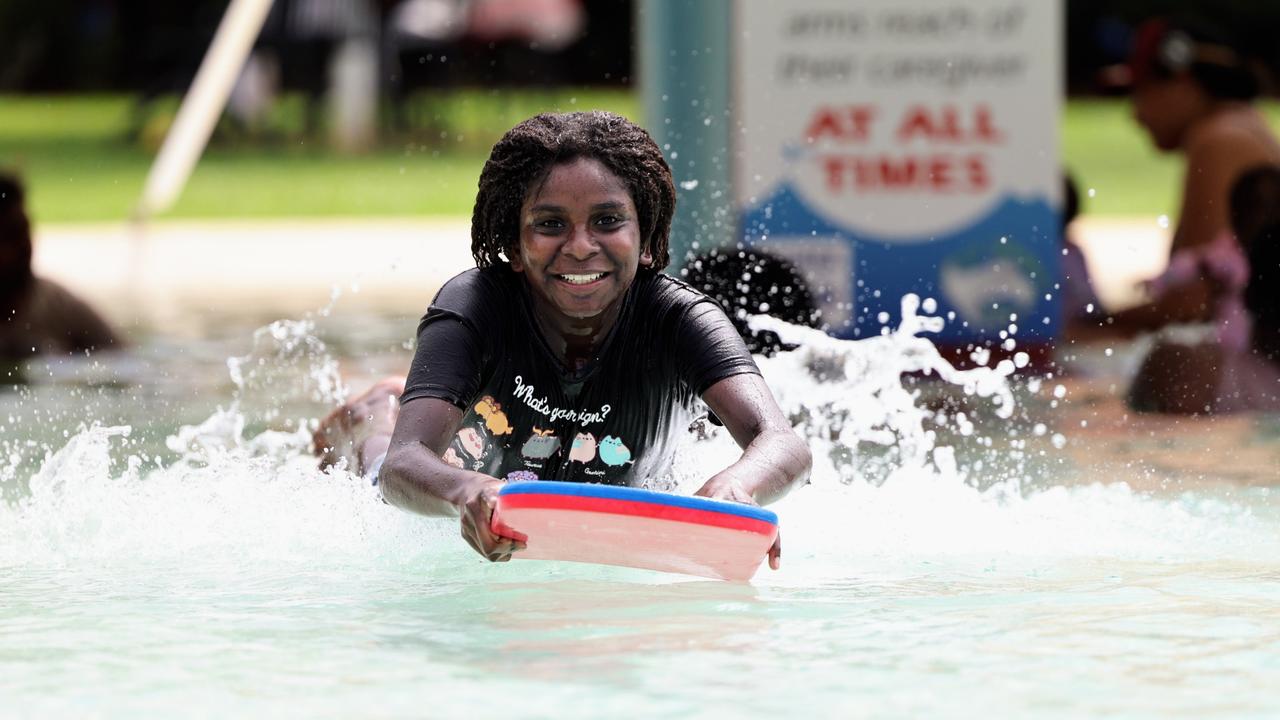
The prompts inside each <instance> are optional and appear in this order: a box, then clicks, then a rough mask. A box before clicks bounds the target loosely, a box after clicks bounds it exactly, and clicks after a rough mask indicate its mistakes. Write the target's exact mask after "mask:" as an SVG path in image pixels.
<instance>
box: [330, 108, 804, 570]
mask: <svg viewBox="0 0 1280 720" xmlns="http://www.w3.org/2000/svg"><path fill="white" fill-rule="evenodd" d="M674 209H675V187H674V184H673V182H672V177H671V170H670V168H669V167H668V166H667V163H666V161H665V160H664V159H663V157H662V153H661V151H660V150H659V149H658V147H657V145H656V144H655V143H654V142H653V139H652V138H651V137H650V136H649V134H648V133H647V132H645V131H644V130H643V129H642V128H640V127H639V126H637V125H635V124H633V123H631V122H630V121H628V120H626V119H625V118H622V117H620V116H618V115H614V114H612V113H606V112H583V113H569V114H554V115H553V114H547V115H538V116H536V117H533V118H530V119H529V120H526V121H525V122H523V123H520V124H519V125H517V126H516V127H514V128H512V129H511V130H510V131H509V132H508V133H507V134H506V135H505V136H504V137H503V138H502V139H501V140H500V141H498V143H497V144H496V145H495V146H494V148H493V151H492V153H491V154H490V157H489V160H488V162H486V163H485V166H484V170H483V171H482V172H481V175H480V188H479V193H478V194H477V197H476V204H475V211H474V214H473V216H472V223H471V249H472V254H473V255H474V257H475V260H476V268H475V269H473V270H469V271H467V272H464V273H462V274H461V275H459V276H457V277H455V278H453V279H452V280H450V281H449V282H448V283H446V284H445V286H444V287H443V288H442V289H441V290H440V292H439V294H437V295H436V298H435V300H434V301H433V302H432V304H431V307H430V308H429V309H428V310H427V313H426V315H425V316H424V317H423V319H422V322H421V323H420V325H419V327H418V344H417V350H416V353H415V355H414V358H413V363H412V365H411V367H410V370H409V376H408V378H407V379H406V380H405V382H404V383H403V384H402V383H400V381H398V380H387V381H383V382H381V383H379V384H378V385H376V386H375V387H374V388H373V389H372V390H370V391H369V392H368V393H366V394H365V395H363V396H361V397H360V398H357V399H356V400H354V401H352V402H351V403H349V404H348V405H346V406H344V407H342V408H339V409H338V410H337V411H335V412H334V413H333V414H331V415H330V416H329V417H328V418H326V419H325V420H324V421H322V423H321V426H320V430H319V431H318V432H317V433H316V447H317V450H318V451H319V452H322V453H323V454H324V456H325V461H326V462H335V461H336V460H337V459H338V458H339V457H346V458H347V459H348V462H349V463H350V466H351V467H356V468H358V469H360V470H361V471H362V472H364V473H365V474H366V475H369V476H371V477H372V479H373V480H374V481H375V482H376V483H378V485H379V487H381V489H382V494H383V497H384V498H385V499H386V500H387V502H389V503H391V504H393V505H396V506H398V507H400V508H403V509H405V510H410V511H413V512H418V513H422V514H427V515H452V514H458V515H460V517H461V525H462V534H463V536H464V537H465V538H466V539H467V541H468V542H469V543H470V544H471V546H472V547H473V548H475V549H476V551H477V552H479V553H480V554H481V555H483V556H485V557H486V558H488V559H490V560H507V559H509V558H510V557H511V553H512V552H513V551H516V550H518V549H519V548H520V545H519V543H517V542H515V541H513V540H510V539H508V538H503V537H500V536H497V535H495V534H493V533H492V531H491V530H490V528H489V519H490V516H491V514H492V512H493V510H492V508H493V502H494V498H495V496H496V495H497V492H498V490H499V489H500V488H501V487H502V484H503V482H504V481H506V480H507V479H523V478H527V477H538V478H541V479H545V480H564V481H571V482H572V481H576V482H600V483H609V484H619V485H640V484H643V483H644V482H645V481H647V480H651V479H657V478H662V477H665V476H667V475H669V471H670V464H669V463H670V458H671V451H672V449H673V445H672V443H673V440H674V439H675V436H676V435H678V434H679V433H680V432H682V431H684V429H685V428H686V427H687V426H688V420H689V419H690V418H691V415H690V413H691V411H692V410H693V409H694V404H695V402H696V400H697V399H698V398H701V400H702V401H703V402H704V403H705V404H706V405H707V407H708V408H709V409H710V411H711V413H713V414H714V416H715V417H716V418H717V419H718V420H719V421H720V422H723V423H724V425H725V427H726V428H727V429H728V430H729V432H730V433H731V434H732V436H733V438H734V440H735V441H736V442H737V443H738V445H739V446H740V447H741V448H742V455H741V457H740V458H739V459H738V460H737V461H736V462H734V463H733V464H732V465H730V466H729V467H727V468H725V469H724V470H722V471H720V472H719V473H717V474H715V475H714V476H713V477H711V478H709V479H708V480H707V481H706V482H705V483H704V484H703V485H702V487H701V488H700V489H699V490H698V492H697V494H698V495H703V496H706V497H713V498H718V499H723V500H731V501H736V502H743V503H751V504H756V503H767V502H771V501H773V500H775V499H777V498H780V497H782V496H783V495H784V494H786V492H787V491H789V490H790V489H791V488H792V487H794V486H795V485H797V484H798V483H800V482H802V481H803V479H804V478H805V477H806V476H807V473H808V471H809V466H810V462H811V458H810V454H809V450H808V448H807V447H806V445H805V443H804V442H803V441H802V440H801V439H800V438H799V437H798V436H797V435H796V434H795V433H794V432H793V431H792V429H791V426H790V425H789V423H788V422H787V421H786V418H785V417H783V415H782V412H781V410H779V408H778V406H777V403H776V402H775V401H774V399H773V396H772V394H771V393H770V391H769V388H768V387H767V386H766V385H765V383H764V381H763V379H762V378H761V377H760V371H759V370H758V369H757V367H756V364H755V362H754V361H753V360H752V358H751V355H750V354H749V353H748V352H747V349H746V347H745V346H744V344H743V342H742V339H741V338H740V336H739V335H738V332H737V331H736V330H735V329H734V327H733V325H732V324H731V323H730V322H729V319H728V318H727V317H726V316H725V314H724V312H723V311H722V310H721V308H720V306H719V305H718V304H717V303H716V302H715V301H714V300H712V299H710V298H708V297H706V296H705V295H703V294H702V293H699V292H698V291H696V290H694V289H692V288H691V287H689V286H688V285H686V284H685V283H683V282H681V281H679V280H676V279H674V278H671V277H669V276H667V275H664V274H663V273H662V272H661V271H662V269H663V268H664V267H666V265H667V263H668V262H669V259H670V258H669V253H668V240H669V234H670V230H671V217H672V213H673V211H674ZM397 397H398V404H397V402H396V398H397ZM478 427H487V428H488V430H487V432H488V434H489V436H490V441H489V442H488V443H486V444H485V446H484V447H483V449H481V450H480V455H479V457H476V456H475V455H474V454H473V452H472V451H474V450H475V448H476V444H475V443H471V446H470V447H468V446H467V444H466V439H467V438H468V437H470V434H469V431H470V430H471V429H474V428H478ZM495 428H497V429H496V430H495ZM587 436H590V437H592V438H602V440H601V441H600V443H599V446H598V448H597V447H596V446H595V444H594V443H592V444H591V446H592V449H593V452H590V453H588V452H587V451H586V449H585V448H586V447H587V446H586V445H585V444H583V443H578V444H577V445H575V444H574V440H575V439H576V438H579V437H587ZM463 452H466V453H467V455H468V456H470V457H474V458H475V462H474V463H471V464H466V465H464V466H463V467H458V463H456V462H455V463H450V462H447V461H446V460H445V459H443V458H445V457H449V458H456V457H460V456H461V455H462V453H463ZM780 552H781V550H780V546H776V545H775V547H774V548H773V549H772V550H771V551H770V564H771V565H772V566H773V567H775V568H776V567H777V566H778V561H779V556H780Z"/></svg>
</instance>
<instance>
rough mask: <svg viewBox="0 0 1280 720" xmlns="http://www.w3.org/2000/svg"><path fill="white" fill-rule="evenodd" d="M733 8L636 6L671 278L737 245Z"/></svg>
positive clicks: (728, 4) (686, 0) (720, 2)
mask: <svg viewBox="0 0 1280 720" xmlns="http://www.w3.org/2000/svg"><path fill="white" fill-rule="evenodd" d="M732 6H733V0H641V1H640V2H639V3H637V9H638V12H639V23H638V25H639V27H640V44H639V55H640V62H639V68H640V87H641V95H642V102H643V108H644V125H645V127H646V128H647V129H648V130H649V132H650V133H651V134H652V135H653V138H654V140H656V141H657V142H658V145H659V146H660V147H661V148H662V149H663V152H664V153H665V154H666V156H667V162H669V163H670V164H671V170H672V172H673V173H674V175H675V180H676V192H677V194H678V197H679V200H678V202H677V204H676V216H675V220H674V221H673V223H672V227H671V268H670V270H671V271H675V270H677V269H678V268H679V267H680V266H681V265H683V264H684V262H685V260H686V258H687V257H688V256H689V255H691V254H697V253H700V252H706V251H707V250H709V249H710V248H712V247H716V246H726V245H731V244H733V243H734V242H736V241H737V221H736V216H735V214H734V212H733V193H732V192H731V190H730V187H729V181H730V174H731V158H730V155H729V153H730V149H729V140H730V135H729V133H730V123H731V120H732V118H731V116H730V112H729V102H730V90H729V86H730V72H729V70H730V67H729V64H730V52H731V49H732V48H731V47H730V45H729V43H730V23H731V20H732V17H731V13H732Z"/></svg>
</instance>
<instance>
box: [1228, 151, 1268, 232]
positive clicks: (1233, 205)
mask: <svg viewBox="0 0 1280 720" xmlns="http://www.w3.org/2000/svg"><path fill="white" fill-rule="evenodd" d="M1229 209H1230V211H1231V230H1232V232H1234V233H1235V235H1236V239H1237V240H1239V241H1240V245H1241V246H1242V247H1243V248H1244V249H1245V250H1246V251H1247V250H1248V249H1249V248H1250V247H1251V246H1252V245H1253V244H1254V243H1255V242H1256V241H1257V240H1258V239H1259V235H1260V233H1261V232H1262V231H1263V230H1265V229H1267V228H1273V227H1277V226H1280V165H1258V166H1256V167H1253V168H1250V169H1248V170H1246V171H1245V172H1243V173H1241V174H1240V177H1239V178H1237V179H1236V181H1235V182H1234V183H1232V184H1231V194H1230V199H1229Z"/></svg>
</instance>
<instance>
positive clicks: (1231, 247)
mask: <svg viewBox="0 0 1280 720" xmlns="http://www.w3.org/2000/svg"><path fill="white" fill-rule="evenodd" d="M1200 277H1205V278H1208V279H1210V280H1212V281H1214V282H1215V283H1217V285H1218V286H1219V287H1220V288H1221V294H1220V295H1219V296H1218V298H1217V300H1218V302H1217V310H1216V312H1215V313H1214V318H1213V319H1214V324H1215V325H1216V326H1217V335H1218V342H1219V343H1220V344H1221V345H1222V347H1223V348H1224V349H1225V350H1229V351H1233V352H1244V351H1246V350H1248V349H1249V343H1250V340H1251V333H1252V331H1253V319H1252V318H1251V317H1250V316H1249V311H1248V309H1247V308H1246V307H1245V304H1244V288H1245V286H1246V285H1248V284H1249V259H1248V258H1247V257H1245V254H1244V251H1243V250H1241V249H1240V244H1239V243H1237V242H1236V238H1235V235H1234V234H1232V233H1231V232H1230V231H1228V230H1224V231H1222V232H1221V233H1219V234H1218V236H1217V237H1215V238H1214V239H1213V242H1210V243H1208V244H1207V245H1202V246H1200V247H1194V248H1185V249H1182V250H1178V251H1176V252H1174V253H1173V256H1172V257H1171V258H1169V267H1168V268H1167V269H1166V270H1165V271H1164V272H1163V273H1161V274H1160V275H1158V276H1156V277H1155V278H1153V279H1152V280H1150V281H1148V283H1147V289H1148V290H1150V292H1151V293H1152V294H1153V295H1154V296H1155V297H1156V298H1160V297H1162V296H1164V295H1165V294H1167V293H1168V292H1170V291H1172V290H1175V289H1177V288H1178V287H1180V286H1182V285H1186V284H1187V283H1190V282H1192V281H1194V280H1196V279H1197V278H1200Z"/></svg>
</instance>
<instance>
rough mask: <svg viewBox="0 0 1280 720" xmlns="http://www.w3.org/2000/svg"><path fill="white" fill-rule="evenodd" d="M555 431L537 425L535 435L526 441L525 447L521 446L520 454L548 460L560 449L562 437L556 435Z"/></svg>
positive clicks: (530, 457)
mask: <svg viewBox="0 0 1280 720" xmlns="http://www.w3.org/2000/svg"><path fill="white" fill-rule="evenodd" d="M554 432H555V431H554V430H543V429H541V428H539V427H537V426H536V425H535V426H534V428H533V435H531V436H530V437H529V439H528V440H526V441H525V442H524V447H522V448H520V454H521V455H523V456H524V457H525V458H526V459H529V460H546V459H547V458H549V457H551V456H552V455H555V454H556V451H557V450H559V449H560V438H558V437H556V436H555V435H554V434H553V433H554Z"/></svg>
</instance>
